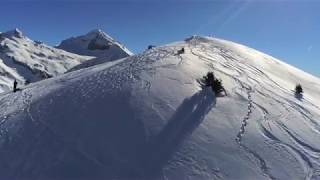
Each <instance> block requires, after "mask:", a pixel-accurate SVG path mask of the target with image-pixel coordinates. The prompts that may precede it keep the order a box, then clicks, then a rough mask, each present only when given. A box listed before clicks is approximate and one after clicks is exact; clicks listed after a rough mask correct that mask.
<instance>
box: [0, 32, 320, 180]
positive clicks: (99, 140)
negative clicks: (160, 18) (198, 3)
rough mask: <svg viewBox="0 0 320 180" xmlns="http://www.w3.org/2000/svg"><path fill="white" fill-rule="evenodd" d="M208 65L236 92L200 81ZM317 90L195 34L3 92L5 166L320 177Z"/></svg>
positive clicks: (112, 175)
mask: <svg viewBox="0 0 320 180" xmlns="http://www.w3.org/2000/svg"><path fill="white" fill-rule="evenodd" d="M182 47H184V48H185V53H184V54H181V55H177V54H176V52H177V50H179V49H181V48H182ZM208 71H214V73H215V75H216V76H217V77H219V78H220V79H222V81H223V84H224V87H225V89H226V90H227V93H228V96H225V97H216V96H215V95H214V94H213V93H212V91H211V89H210V88H208V89H204V90H202V89H201V88H200V87H199V85H198V83H197V82H196V80H197V79H198V78H201V77H202V76H203V75H205V74H206V73H207V72H208ZM296 83H301V84H302V87H303V88H304V91H305V92H304V98H303V99H301V100H298V99H296V98H295V97H294V95H293V89H294V87H295V85H296ZM319 99H320V79H318V78H316V77H314V76H312V75H309V74H307V73H305V72H303V71H301V70H298V69H296V68H294V67H292V66H290V65H288V64H285V63H283V62H281V61H279V60H276V59H274V58H272V57H270V56H268V55H265V54H263V53H260V52H258V51H256V50H253V49H250V48H248V47H245V46H242V45H239V44H235V43H232V42H228V41H224V40H219V39H212V38H207V37H198V36H195V37H192V38H189V39H187V40H186V41H184V42H177V43H173V44H169V45H166V46H162V47H158V48H155V49H152V50H148V51H146V52H144V53H142V54H140V55H136V56H132V57H129V58H126V59H122V60H119V61H117V62H115V63H113V64H108V63H105V64H101V65H98V66H94V67H90V68H87V69H82V70H78V71H74V72H71V73H67V74H64V75H62V76H58V77H56V78H51V79H48V80H44V81H41V82H37V83H34V84H31V85H29V86H27V87H25V88H24V89H22V90H21V91H18V92H16V93H11V92H10V93H7V94H3V95H1V96H0V120H1V121H0V130H1V131H0V132H1V136H0V137H1V139H0V174H1V178H4V179H23V178H29V179H39V180H40V179H115V180H117V179H148V180H151V179H157V180H159V179H163V180H180V179H181V180H182V179H193V180H202V179H203V180H208V179H210V180H211V179H245V180H247V179H259V180H263V179H283V180H287V179H320V143H319V142H320V140H319V139H320V102H319Z"/></svg>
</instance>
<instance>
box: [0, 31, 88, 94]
mask: <svg viewBox="0 0 320 180" xmlns="http://www.w3.org/2000/svg"><path fill="white" fill-rule="evenodd" d="M92 58H93V57H89V56H80V55H76V54H72V53H69V52H66V51H63V50H61V49H56V48H53V47H50V46H47V45H45V44H43V43H41V42H37V41H33V40H31V39H29V38H28V37H26V36H24V35H23V34H22V32H21V31H19V30H18V29H15V30H13V31H8V32H5V33H0V93H1V92H4V91H8V90H10V89H12V85H13V81H14V79H16V80H17V81H18V83H19V86H21V85H23V84H24V83H25V81H26V80H28V81H29V82H34V81H38V80H41V79H44V78H48V77H52V76H56V75H58V74H62V73H64V72H65V71H67V70H68V69H70V68H72V67H74V66H76V65H78V64H80V63H82V62H84V61H86V60H89V59H92Z"/></svg>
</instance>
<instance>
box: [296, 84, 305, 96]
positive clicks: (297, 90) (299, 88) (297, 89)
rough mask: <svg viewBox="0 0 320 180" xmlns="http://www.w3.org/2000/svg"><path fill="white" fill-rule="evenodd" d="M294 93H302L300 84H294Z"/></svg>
mask: <svg viewBox="0 0 320 180" xmlns="http://www.w3.org/2000/svg"><path fill="white" fill-rule="evenodd" d="M295 93H296V94H302V93H303V89H302V86H301V85H300V84H298V85H296V88H295Z"/></svg>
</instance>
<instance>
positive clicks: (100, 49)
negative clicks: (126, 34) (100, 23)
mask: <svg viewBox="0 0 320 180" xmlns="http://www.w3.org/2000/svg"><path fill="white" fill-rule="evenodd" d="M58 48H60V49H63V50H66V51H69V52H72V53H76V54H80V55H86V56H94V57H98V58H100V57H102V58H103V60H104V62H107V61H113V60H117V59H121V58H124V57H128V56H131V55H133V54H132V53H131V52H130V51H129V50H128V49H127V48H126V47H125V46H124V45H122V44H121V43H119V42H117V41H115V40H114V39H113V38H111V37H110V36H109V35H107V34H106V33H105V32H103V31H101V30H100V29H97V30H93V31H90V32H89V33H88V34H86V35H82V36H78V37H72V38H69V39H66V40H64V41H62V42H61V44H60V45H59V46H58ZM98 63H101V62H99V61H98V62H97V64H98Z"/></svg>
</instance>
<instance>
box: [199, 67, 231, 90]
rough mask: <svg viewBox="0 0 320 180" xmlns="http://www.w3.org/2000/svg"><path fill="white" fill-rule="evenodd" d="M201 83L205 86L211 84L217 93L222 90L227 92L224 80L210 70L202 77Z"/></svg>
mask: <svg viewBox="0 0 320 180" xmlns="http://www.w3.org/2000/svg"><path fill="white" fill-rule="evenodd" d="M199 84H200V85H201V86H204V87H209V86H210V87H211V89H212V91H213V92H215V94H220V93H221V92H225V94H227V93H226V91H225V89H224V87H223V86H222V81H221V80H219V79H216V78H215V76H214V74H213V72H208V73H207V75H206V76H203V78H202V79H200V81H199Z"/></svg>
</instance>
